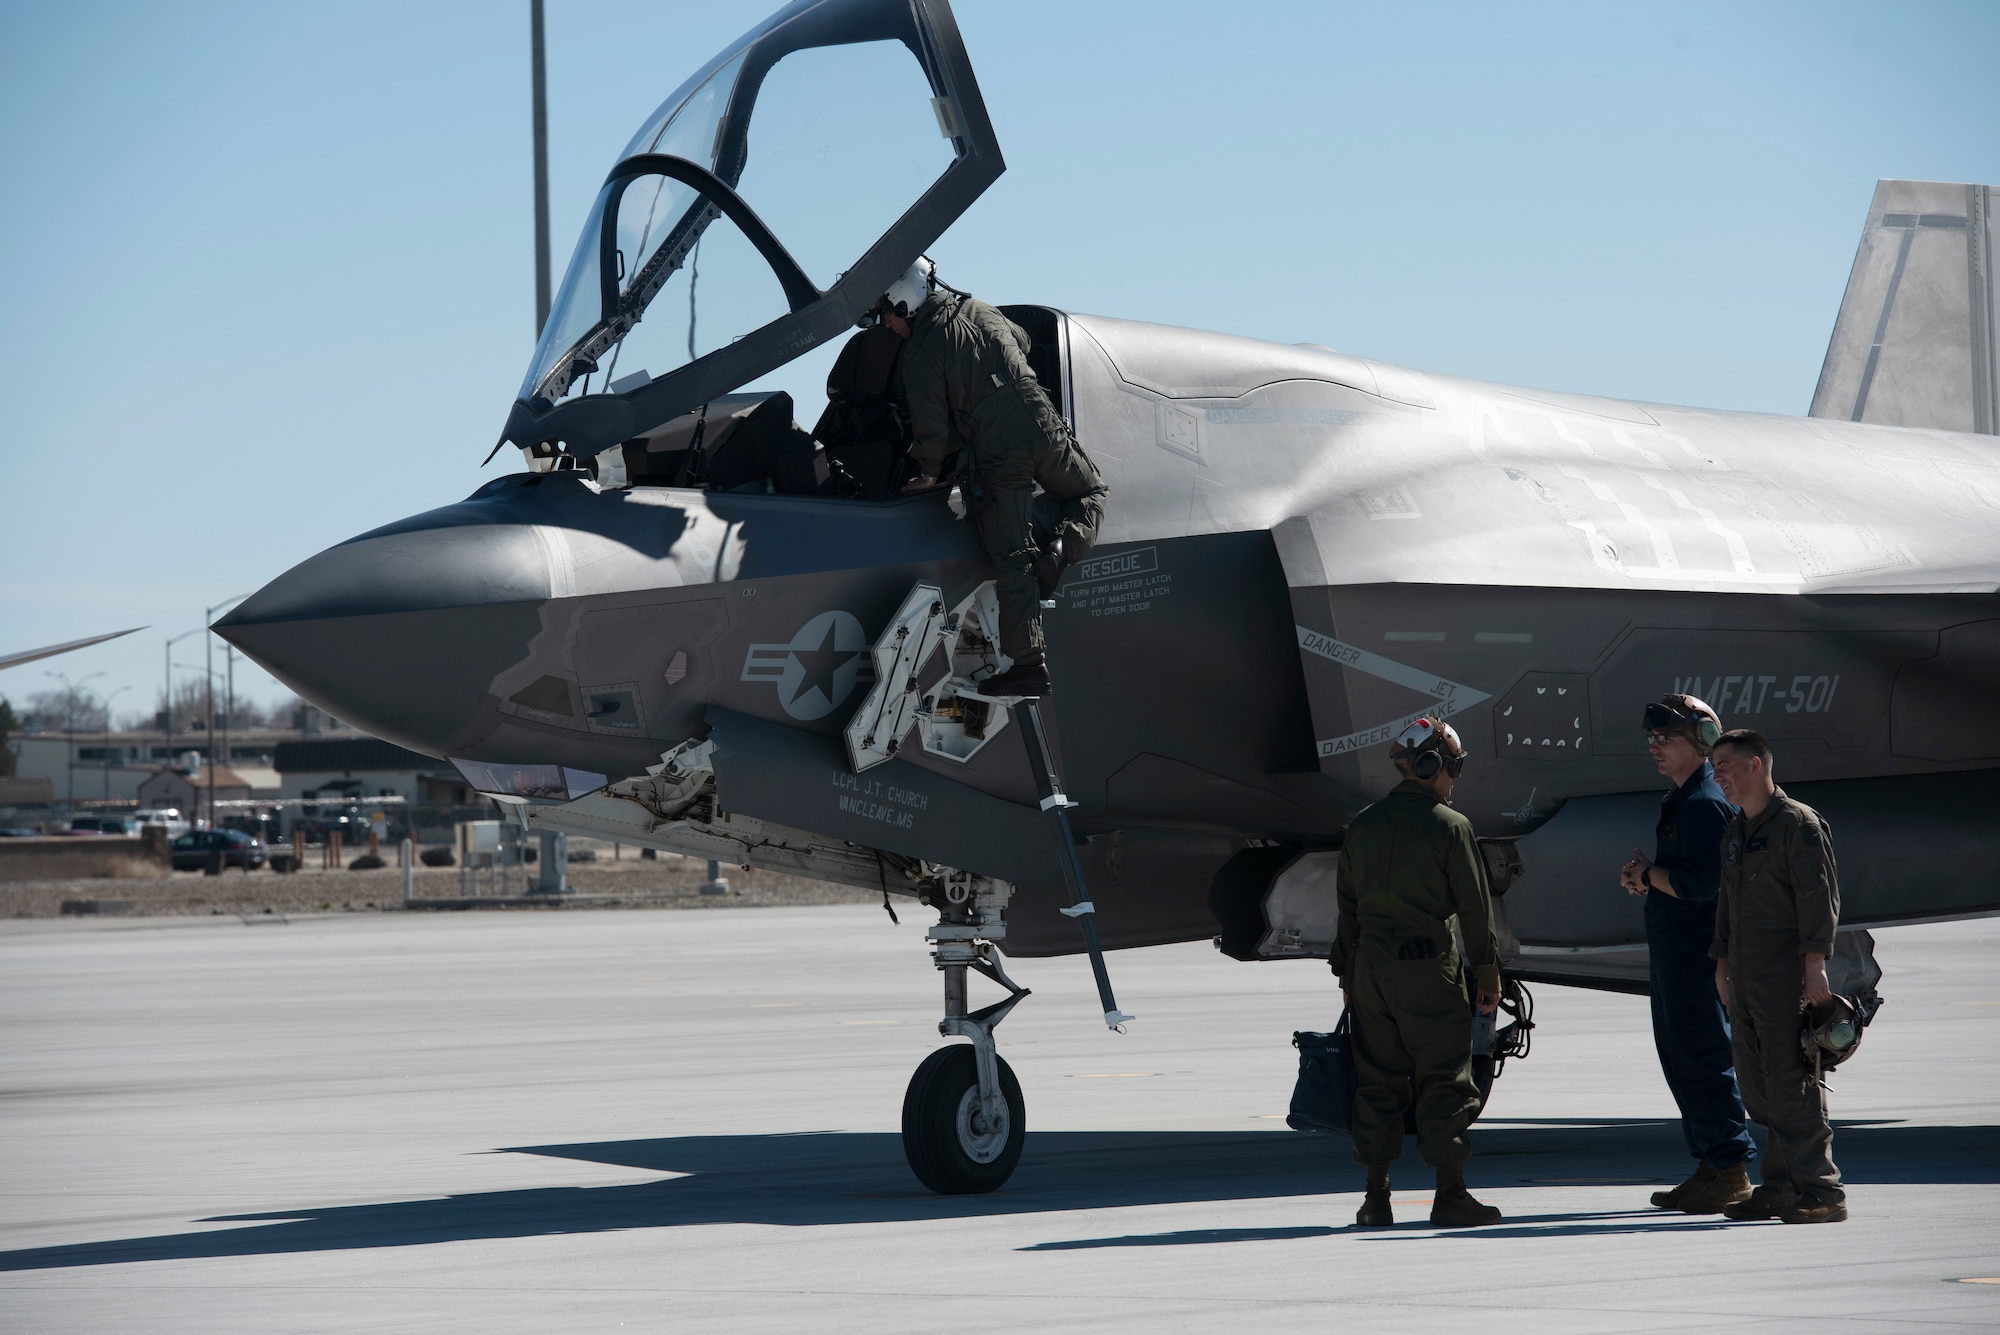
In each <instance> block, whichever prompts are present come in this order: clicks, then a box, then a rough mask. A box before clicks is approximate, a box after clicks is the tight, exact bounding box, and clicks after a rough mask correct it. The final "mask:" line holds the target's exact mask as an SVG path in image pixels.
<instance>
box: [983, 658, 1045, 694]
mask: <svg viewBox="0 0 2000 1335" xmlns="http://www.w3.org/2000/svg"><path fill="white" fill-rule="evenodd" d="M976 689H977V691H978V693H979V694H980V695H984V696H988V697H990V698H993V699H1000V700H1007V699H1015V700H1018V699H1021V698H1023V697H1025V696H1037V695H1047V694H1048V693H1049V667H1048V664H1046V663H1016V664H1015V665H1014V666H1013V667H1010V668H1008V669H1007V670H1006V671H1005V672H1002V673H1000V674H999V675H997V676H992V677H988V678H987V679H986V680H985V681H982V682H978V683H976Z"/></svg>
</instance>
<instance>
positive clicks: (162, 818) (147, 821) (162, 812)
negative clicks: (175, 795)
mask: <svg viewBox="0 0 2000 1335" xmlns="http://www.w3.org/2000/svg"><path fill="white" fill-rule="evenodd" d="M132 819H134V820H136V821H138V822H139V824H140V826H141V827H144V826H147V825H164V826H166V827H167V837H168V838H169V839H178V838H180V837H181V836H182V835H184V834H186V833H187V832H188V831H189V830H190V829H192V828H193V827H192V826H190V825H189V824H188V823H187V818H186V817H185V816H183V815H181V813H180V808H178V807H154V808H152V809H150V810H147V811H141V812H137V813H135V814H134V815H133V817H132Z"/></svg>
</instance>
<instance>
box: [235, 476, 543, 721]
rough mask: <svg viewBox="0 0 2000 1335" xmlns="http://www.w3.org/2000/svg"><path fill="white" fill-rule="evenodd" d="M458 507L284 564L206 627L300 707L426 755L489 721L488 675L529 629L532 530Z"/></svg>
mask: <svg viewBox="0 0 2000 1335" xmlns="http://www.w3.org/2000/svg"><path fill="white" fill-rule="evenodd" d="M463 509H464V507H448V508H447V509H445V510H440V511H434V512H432V513H431V514H428V515H419V516H417V517H416V518H414V519H410V520H405V521H403V522H402V523H400V524H393V525H390V526H389V527H387V528H383V529H377V530H375V531H374V532H372V533H366V534H363V535H362V536H360V537H358V538H353V539H350V540H349V541H347V542H344V543H341V544H340V545H339V546H337V547H331V548H329V549H327V550H326V551H324V552H321V553H320V554H319V555H317V556H315V557H312V558H311V559H309V560H307V561H304V562H302V563H300V564H299V565H297V566H294V567H293V568H292V569H290V570H288V571H286V572H285V573H284V574H282V575H280V576H278V578H276V579H274V580H272V581H271V582H270V583H269V584H267V585H266V586H264V587H263V588H262V589H260V590H258V591H257V592H256V593H255V594H252V595H251V596H250V597H249V598H248V599H246V600H244V601H243V602H242V603H241V604H239V605H238V606H237V608H236V610H235V611H233V612H231V613H230V614H229V615H228V616H226V617H224V618H223V619H222V620H221V621H219V622H217V623H216V627H215V629H216V633H217V634H219V635H221V636H222V637H223V638H224V639H226V640H228V641H229V642H230V643H231V644H233V645H235V646H236V647H237V648H239V649H241V650H242V651H243V652H244V653H246V654H248V655H249V656H250V657H251V658H252V659H254V660H255V661H256V662H257V663H258V664H260V665H261V666H263V667H264V668H265V669H266V670H267V671H269V672H270V673H271V674H272V675H273V676H275V677H276V678H278V680H280V681H282V682H283V683H285V685H287V686H289V687H290V688H291V689H292V690H294V691H296V692H298V694H299V696H300V698H301V699H304V700H307V701H309V702H311V703H312V704H315V705H317V706H319V707H320V708H321V709H324V710H326V711H327V712H328V713H329V714H332V715H333V716H334V717H336V718H338V719H340V720H342V721H343V722H346V723H350V724H352V725H354V726H355V727H357V728H360V729H362V730H363V731H365V732H369V733H372V734H374V735H375V736H377V737H381V738H384V739H385V740H388V741H392V742H395V743H397V744H398V745H400V746H406V747H409V748H410V749H411V750H414V751H422V752H425V753H427V754H430V755H444V754H447V753H454V752H458V753H462V752H463V751H464V750H465V749H467V748H468V747H469V745H470V744H471V743H472V742H473V741H474V740H476V738H477V737H478V736H479V734H480V733H481V732H482V730H483V729H484V727H485V722H484V721H485V720H487V719H490V717H491V714H492V711H491V708H490V705H489V694H490V692H489V687H490V686H491V683H492V681H493V678H494V676H495V675H496V674H497V673H499V672H501V671H503V670H505V669H506V668H507V667H508V666H509V665H511V664H513V663H516V662H518V661H519V660H520V659H521V657H522V655H523V654H525V653H526V652H527V646H528V641H529V640H530V639H532V638H533V637H534V635H535V634H536V633H537V632H538V631H539V630H540V629H541V617H540V607H541V603H542V602H543V600H544V599H546V598H547V597H548V596H549V563H548V559H547V557H546V555H545V554H544V552H543V550H542V547H541V542H540V540H539V539H538V537H537V535H536V532H535V530H534V529H533V528H532V527H531V526H528V525H523V524H510V523H495V522H490V521H488V520H485V519H483V518H479V517H476V516H467V515H465V514H463V513H461V512H462V510H463Z"/></svg>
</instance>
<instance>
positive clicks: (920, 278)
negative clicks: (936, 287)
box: [875, 255, 937, 320]
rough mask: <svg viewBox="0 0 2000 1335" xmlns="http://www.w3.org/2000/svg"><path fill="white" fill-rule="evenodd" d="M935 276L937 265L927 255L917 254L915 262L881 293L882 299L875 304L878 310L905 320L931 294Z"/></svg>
mask: <svg viewBox="0 0 2000 1335" xmlns="http://www.w3.org/2000/svg"><path fill="white" fill-rule="evenodd" d="M936 278H937V265H936V264H934V263H932V261H931V257H930V256H928V255H919V256H917V262H916V263H915V264H912V265H911V266H910V267H909V268H907V269H905V270H903V276H902V277H900V278H898V279H897V280H896V281H895V282H893V283H891V284H889V290H888V291H887V292H884V293H883V294H882V300H881V301H879V302H877V303H876V304H875V309H876V310H878V311H886V312H888V313H890V314H892V315H898V316H901V317H902V318H903V319H905V320H907V319H909V318H910V316H911V315H913V314H914V313H915V312H916V309H917V307H919V306H921V305H923V304H924V298H925V297H928V296H929V295H930V294H931V284H932V283H933V282H934V281H936Z"/></svg>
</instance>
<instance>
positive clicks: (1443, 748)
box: [1389, 716, 1465, 783]
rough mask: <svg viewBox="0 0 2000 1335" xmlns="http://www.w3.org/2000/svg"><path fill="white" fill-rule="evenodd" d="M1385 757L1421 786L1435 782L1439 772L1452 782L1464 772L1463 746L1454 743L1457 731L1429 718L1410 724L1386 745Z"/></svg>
mask: <svg viewBox="0 0 2000 1335" xmlns="http://www.w3.org/2000/svg"><path fill="white" fill-rule="evenodd" d="M1389 755H1390V758H1391V759H1393V760H1397V761H1399V762H1401V763H1402V764H1404V765H1407V766H1408V767H1409V772H1410V773H1412V774H1414V775H1415V776H1416V777H1417V778H1418V779H1421V780H1422V781H1423V782H1425V783H1429V782H1430V781H1431V780H1432V779H1434V778H1436V777H1437V772H1438V771H1439V770H1446V771H1448V772H1449V773H1450V774H1451V777H1452V778H1454V779H1456V778H1457V777H1458V776H1459V774H1460V773H1462V772H1463V771H1464V769H1465V743H1463V742H1461V741H1460V740H1459V739H1458V729H1456V728H1454V727H1452V726H1451V724H1449V723H1446V722H1445V721H1444V720H1443V719H1439V718H1431V717H1429V716H1425V717H1422V718H1417V719H1413V720H1411V722H1410V724H1409V726H1408V727H1406V728H1404V729H1403V731H1402V734H1401V735H1400V736H1398V737H1397V738H1396V740H1395V741H1393V742H1391V743H1390V744H1389Z"/></svg>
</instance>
